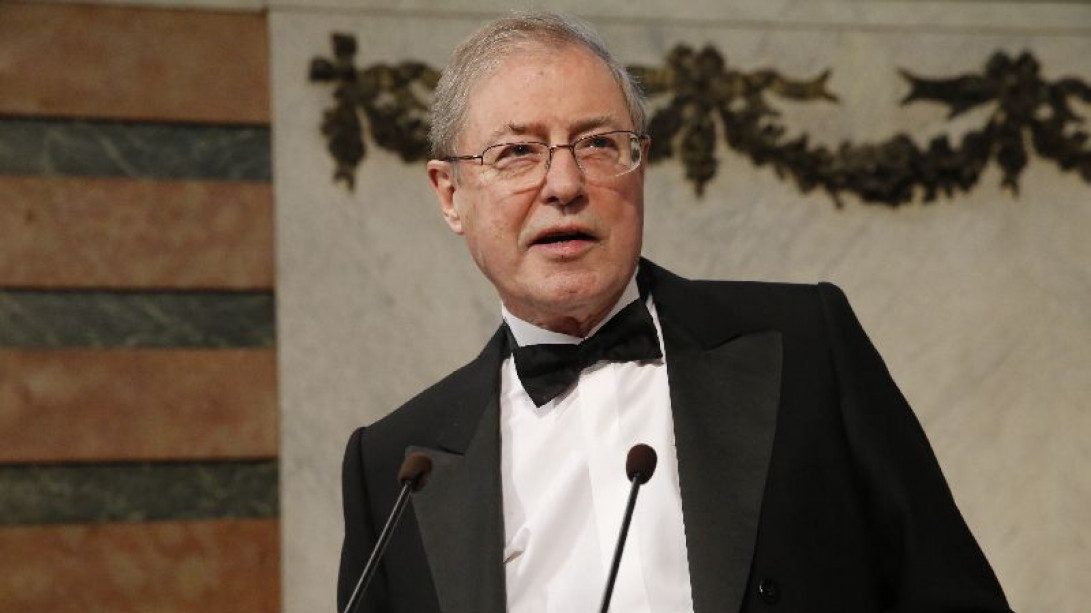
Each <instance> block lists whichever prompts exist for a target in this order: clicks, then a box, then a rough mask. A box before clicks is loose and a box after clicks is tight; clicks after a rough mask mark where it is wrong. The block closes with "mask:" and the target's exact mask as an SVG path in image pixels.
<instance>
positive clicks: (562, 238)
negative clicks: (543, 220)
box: [534, 231, 595, 245]
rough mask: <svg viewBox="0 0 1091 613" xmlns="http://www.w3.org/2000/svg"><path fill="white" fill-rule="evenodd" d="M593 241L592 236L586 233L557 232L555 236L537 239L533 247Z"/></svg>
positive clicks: (549, 235)
mask: <svg viewBox="0 0 1091 613" xmlns="http://www.w3.org/2000/svg"><path fill="white" fill-rule="evenodd" d="M590 240H595V238H594V237H593V236H591V235H590V234H587V233H586V232H578V231H575V232H558V233H556V234H547V235H546V236H542V237H539V238H538V239H537V240H535V241H534V244H535V245H552V244H555V243H564V242H568V241H590Z"/></svg>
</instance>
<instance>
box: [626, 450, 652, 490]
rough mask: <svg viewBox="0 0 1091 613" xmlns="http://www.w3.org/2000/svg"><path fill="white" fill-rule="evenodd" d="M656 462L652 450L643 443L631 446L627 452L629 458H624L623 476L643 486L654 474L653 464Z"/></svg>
mask: <svg viewBox="0 0 1091 613" xmlns="http://www.w3.org/2000/svg"><path fill="white" fill-rule="evenodd" d="M658 460H659V458H658V457H657V456H656V455H655V450H654V449H652V448H651V447H649V446H647V445H645V444H644V443H637V444H635V445H633V447H632V449H630V450H629V456H628V457H627V458H625V474H626V475H627V476H628V477H629V481H638V482H639V483H640V485H644V484H645V483H647V482H648V479H651V478H652V475H653V474H655V464H656V462H657V461H658Z"/></svg>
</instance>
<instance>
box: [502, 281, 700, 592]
mask: <svg viewBox="0 0 1091 613" xmlns="http://www.w3.org/2000/svg"><path fill="white" fill-rule="evenodd" d="M639 298H640V295H639V292H638V290H637V286H636V280H635V276H634V278H633V279H632V280H630V282H629V286H628V287H627V288H626V290H625V293H624V294H622V297H621V299H620V300H619V301H618V304H617V305H615V307H614V309H613V310H612V311H611V312H610V313H609V316H608V317H606V318H605V319H604V320H603V323H605V322H606V321H608V320H609V319H610V318H612V317H613V316H614V315H615V314H617V312H618V311H620V310H621V309H622V308H623V307H625V306H627V305H628V304H629V303H630V302H632V301H633V300H638V299H639ZM648 309H649V311H650V312H651V315H652V319H653V321H654V322H655V326H656V330H657V332H658V333H659V338H660V348H661V349H662V348H663V347H662V344H663V341H662V338H663V335H662V332H661V331H660V329H659V318H658V316H657V314H656V310H655V304H654V302H653V301H652V299H651V298H650V297H649V298H648ZM503 315H504V320H505V321H506V322H507V324H508V326H509V328H511V331H512V335H513V336H514V337H515V339H516V342H518V343H519V345H520V346H522V345H528V344H537V343H578V342H579V341H580V340H581V339H579V338H577V337H573V336H568V335H565V334H560V333H556V332H551V331H549V330H545V329H542V328H538V327H536V326H534V325H532V324H529V323H527V322H525V321H522V320H520V319H519V318H517V317H515V316H513V315H512V314H511V313H509V312H508V311H507V310H506V309H504V310H503ZM601 325H602V324H600V325H599V327H601ZM595 331H597V328H596V330H593V331H592V333H594V332H595ZM664 356H665V357H664V359H659V360H651V361H644V362H624V363H613V362H598V363H597V364H595V365H592V366H590V367H588V368H587V369H585V370H584V371H583V373H582V374H581V375H580V378H579V381H578V382H577V383H576V384H575V385H574V386H572V388H570V389H569V390H567V391H566V392H564V393H563V394H561V395H560V396H558V397H557V398H555V399H553V400H551V401H550V402H548V403H546V404H545V405H543V406H541V407H536V406H534V402H533V401H531V399H530V397H529V396H527V393H526V391H525V390H524V389H523V386H522V384H521V383H520V382H519V377H518V375H517V374H516V371H515V361H514V360H513V359H512V358H511V357H509V358H508V359H506V360H505V361H504V363H503V364H502V365H501V392H500V432H501V457H502V459H501V479H502V484H503V497H504V570H505V575H506V580H507V599H508V611H509V613H579V612H584V611H587V612H590V611H597V610H598V608H599V604H600V601H601V600H602V592H603V588H604V587H605V583H606V576H607V574H608V572H609V569H610V563H611V561H612V558H613V555H614V548H615V546H616V542H617V537H618V532H619V531H620V529H621V520H622V515H623V514H624V511H625V504H626V501H627V499H628V495H629V488H630V484H629V481H628V480H627V478H626V476H625V458H626V456H627V454H628V451H629V448H630V447H632V446H633V445H634V444H635V443H646V444H648V445H650V446H651V447H652V448H653V449H655V451H656V453H657V455H658V458H659V462H658V466H657V468H656V471H655V474H654V475H653V476H652V478H651V480H650V481H648V483H647V484H646V485H644V486H642V487H641V490H640V496H639V498H638V500H637V504H636V510H635V512H634V514H633V520H632V524H631V527H630V531H629V537H628V541H627V542H626V545H625V552H624V555H623V557H622V561H621V567H620V569H619V572H618V578H617V583H616V584H615V588H614V595H613V599H612V601H611V605H610V610H611V611H624V612H625V613H692V612H693V599H692V596H691V593H690V578H689V563H688V561H687V558H686V536H685V529H684V524H683V519H682V499H681V494H680V490H679V487H678V459H677V455H676V453H675V444H674V422H673V419H672V417H671V404H670V390H669V388H668V383H667V368H666V361H665V360H666V359H669V356H666V352H665V351H664Z"/></svg>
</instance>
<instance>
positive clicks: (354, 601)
mask: <svg viewBox="0 0 1091 613" xmlns="http://www.w3.org/2000/svg"><path fill="white" fill-rule="evenodd" d="M431 472H432V458H430V457H428V456H426V455H424V454H423V453H421V452H419V451H418V452H416V453H411V454H409V456H408V457H407V458H405V461H403V462H402V466H401V468H399V469H398V482H399V483H401V484H402V491H401V492H399V493H398V500H397V501H395V502H394V508H393V509H392V510H391V511H390V517H387V518H386V525H385V526H383V531H382V532H381V533H380V534H379V540H378V541H376V542H375V547H374V548H373V549H372V550H371V557H370V558H368V560H367V564H365V565H364V572H362V573H360V579H359V580H358V581H357V582H356V587H355V588H353V590H352V596H349V601H348V604H346V605H345V609H344V611H343V613H353V611H354V610H355V609H356V607H357V605H358V604H359V603H360V601H361V600H363V595H364V592H365V591H367V584H368V583H371V578H372V577H373V576H374V575H375V571H376V570H378V568H379V559H380V558H382V557H383V552H385V551H386V546H387V545H389V544H390V537H391V536H393V534H394V528H395V527H396V526H397V525H398V521H400V520H401V517H402V512H403V511H405V505H406V503H408V502H409V494H411V493H414V492H419V491H420V490H421V488H423V487H424V485H425V484H426V483H428V475H429V474H431Z"/></svg>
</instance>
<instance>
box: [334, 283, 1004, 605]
mask: <svg viewBox="0 0 1091 613" xmlns="http://www.w3.org/2000/svg"><path fill="white" fill-rule="evenodd" d="M640 281H641V283H642V284H645V286H646V287H649V288H650V291H651V292H652V297H653V299H654V301H655V304H656V309H657V311H658V314H659V320H660V324H661V327H662V331H663V340H664V345H665V347H666V359H667V373H668V381H669V386H670V396H671V409H672V411H673V416H674V429H675V439H676V444H677V450H676V451H677V456H678V472H679V478H680V483H681V492H682V510H683V515H684V521H685V532H686V546H687V549H688V552H689V566H690V568H689V571H690V577H691V584H692V593H693V604H694V611H695V613H713V612H731V613H733V612H735V611H759V610H766V609H768V610H770V611H775V610H781V611H786V612H788V611H791V612H807V613H819V612H830V613H835V612H836V613H879V612H883V611H890V612H895V611H897V612H907V613H908V612H919V613H925V612H941V611H948V612H956V611H957V612H960V613H969V612H999V611H1008V607H1007V604H1006V602H1005V600H1004V596H1003V593H1002V592H1001V589H1000V586H999V585H998V583H997V581H996V578H995V577H994V575H993V573H992V570H991V569H990V568H989V565H988V563H987V562H986V560H985V558H984V556H983V555H982V553H981V551H980V549H979V548H978V546H977V543H976V542H975V541H974V539H973V537H972V536H971V534H970V532H969V530H968V529H967V527H966V525H965V523H964V522H963V520H962V517H961V516H960V514H959V512H958V509H957V508H956V507H955V504H954V501H953V500H952V498H951V494H950V492H949V490H948V488H947V485H946V483H945V481H944V479H943V475H942V474H941V472H940V468H939V466H938V464H937V462H936V459H935V457H934V455H933V453H932V450H931V448H930V447H929V445H928V442H927V440H926V439H925V436H924V433H923V431H922V430H921V428H920V425H919V424H918V422H917V421H916V419H915V417H914V416H913V414H912V412H911V411H910V409H909V407H908V406H907V404H906V402H905V400H904V399H903V397H902V396H901V394H900V393H899V391H898V389H897V387H896V386H895V384H894V383H893V381H892V380H891V378H890V376H889V374H888V372H887V370H886V367H885V366H884V365H883V362H882V360H881V358H880V357H879V355H878V354H877V353H876V351H875V350H874V348H873V347H872V345H871V343H870V342H869V341H868V338H867V336H866V335H865V334H864V332H863V330H862V329H861V328H860V326H859V324H858V322H857V320H856V318H855V316H854V315H853V313H852V311H851V309H850V307H849V305H848V302H847V301H846V299H845V297H844V295H843V294H842V293H841V292H840V290H838V289H837V288H835V287H834V286H832V285H828V284H821V285H817V286H804V285H783V284H768V283H748V282H709V281H688V280H685V279H681V278H679V277H676V276H674V275H672V274H670V273H669V272H667V271H665V270H663V269H661V268H658V267H656V266H655V265H654V264H651V263H649V262H647V261H643V262H642V263H641V273H640ZM506 336H507V335H506V334H505V333H504V331H503V329H501V330H499V331H497V333H496V334H495V335H494V336H493V338H492V340H491V341H489V343H488V345H487V346H486V347H485V349H484V350H483V351H482V352H481V354H480V355H479V356H478V357H477V358H476V359H475V360H473V361H472V362H470V363H469V364H467V365H466V366H464V367H463V368H461V369H460V370H458V371H456V372H455V373H453V374H451V375H450V376H448V377H447V378H446V379H444V380H442V381H440V382H439V383H438V384H436V385H435V386H433V387H431V388H429V389H428V390H426V391H424V392H423V393H421V394H420V395H419V396H417V397H416V398H414V399H413V400H410V401H409V402H408V403H406V404H405V405H404V406H403V407H401V408H400V409H399V410H397V411H395V412H394V413H392V414H390V415H389V416H387V417H385V418H383V419H382V420H380V421H379V422H377V423H375V424H374V425H372V426H370V427H368V428H366V429H364V428H361V429H359V430H357V431H356V432H355V433H354V434H353V435H352V437H351V439H350V441H349V444H348V449H347V451H346V454H345V461H344V470H343V487H344V511H345V541H344V546H343V549H342V553H341V574H340V579H339V584H338V602H339V607H338V608H339V609H341V608H343V606H344V604H345V602H346V601H347V599H348V597H349V594H350V593H351V591H352V588H353V586H354V585H355V583H356V579H357V577H358V576H359V573H360V571H361V569H362V568H363V565H364V563H365V561H366V559H367V555H368V553H369V552H370V550H371V547H372V544H373V543H374V541H375V539H376V538H377V535H378V534H379V532H380V531H381V529H382V523H383V521H384V520H385V518H386V516H387V514H388V513H389V511H390V509H391V508H392V506H393V504H394V499H395V498H396V495H397V491H398V489H399V485H398V483H397V480H396V476H395V475H396V473H397V470H398V466H399V465H400V463H401V461H402V459H403V458H404V456H405V454H406V453H408V452H411V451H415V450H423V451H425V452H426V453H428V454H429V455H430V456H431V457H432V459H433V461H434V465H435V468H434V470H433V473H432V476H431V479H430V481H429V482H428V486H427V487H426V488H425V489H424V490H422V491H421V492H420V493H419V494H417V495H416V496H415V498H414V499H413V503H412V506H413V512H412V513H408V512H407V513H406V514H405V516H404V518H403V519H404V521H403V522H402V524H401V526H400V527H399V529H398V531H397V533H396V535H395V536H394V539H393V541H392V543H391V546H390V549H389V550H388V551H387V553H386V557H385V558H384V561H383V564H382V567H381V570H380V572H379V574H378V575H377V576H376V577H375V579H374V580H373V581H372V585H371V586H370V589H369V592H368V594H367V597H366V598H365V600H364V603H363V604H364V607H363V610H364V611H368V612H373V613H380V612H381V613H388V612H390V613H393V612H404V613H438V612H443V613H494V612H495V613H501V612H503V611H505V608H506V601H505V593H504V569H503V561H502V552H503V539H504V526H503V511H502V509H501V506H502V503H501V491H500V488H501V485H500V430H499V401H498V391H499V386H500V382H499V370H500V368H499V366H500V363H501V362H502V360H503V359H504V358H505V357H506V356H507V353H508V348H507V341H506ZM619 478H624V477H623V476H622V475H619ZM622 511H623V509H618V513H619V514H620V513H621V512H622ZM638 512H639V511H638ZM604 581H605V578H604ZM597 605H598V603H597V602H596V603H591V602H589V603H587V608H588V610H589V611H590V610H594V609H595V608H597ZM573 613H577V612H573Z"/></svg>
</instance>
